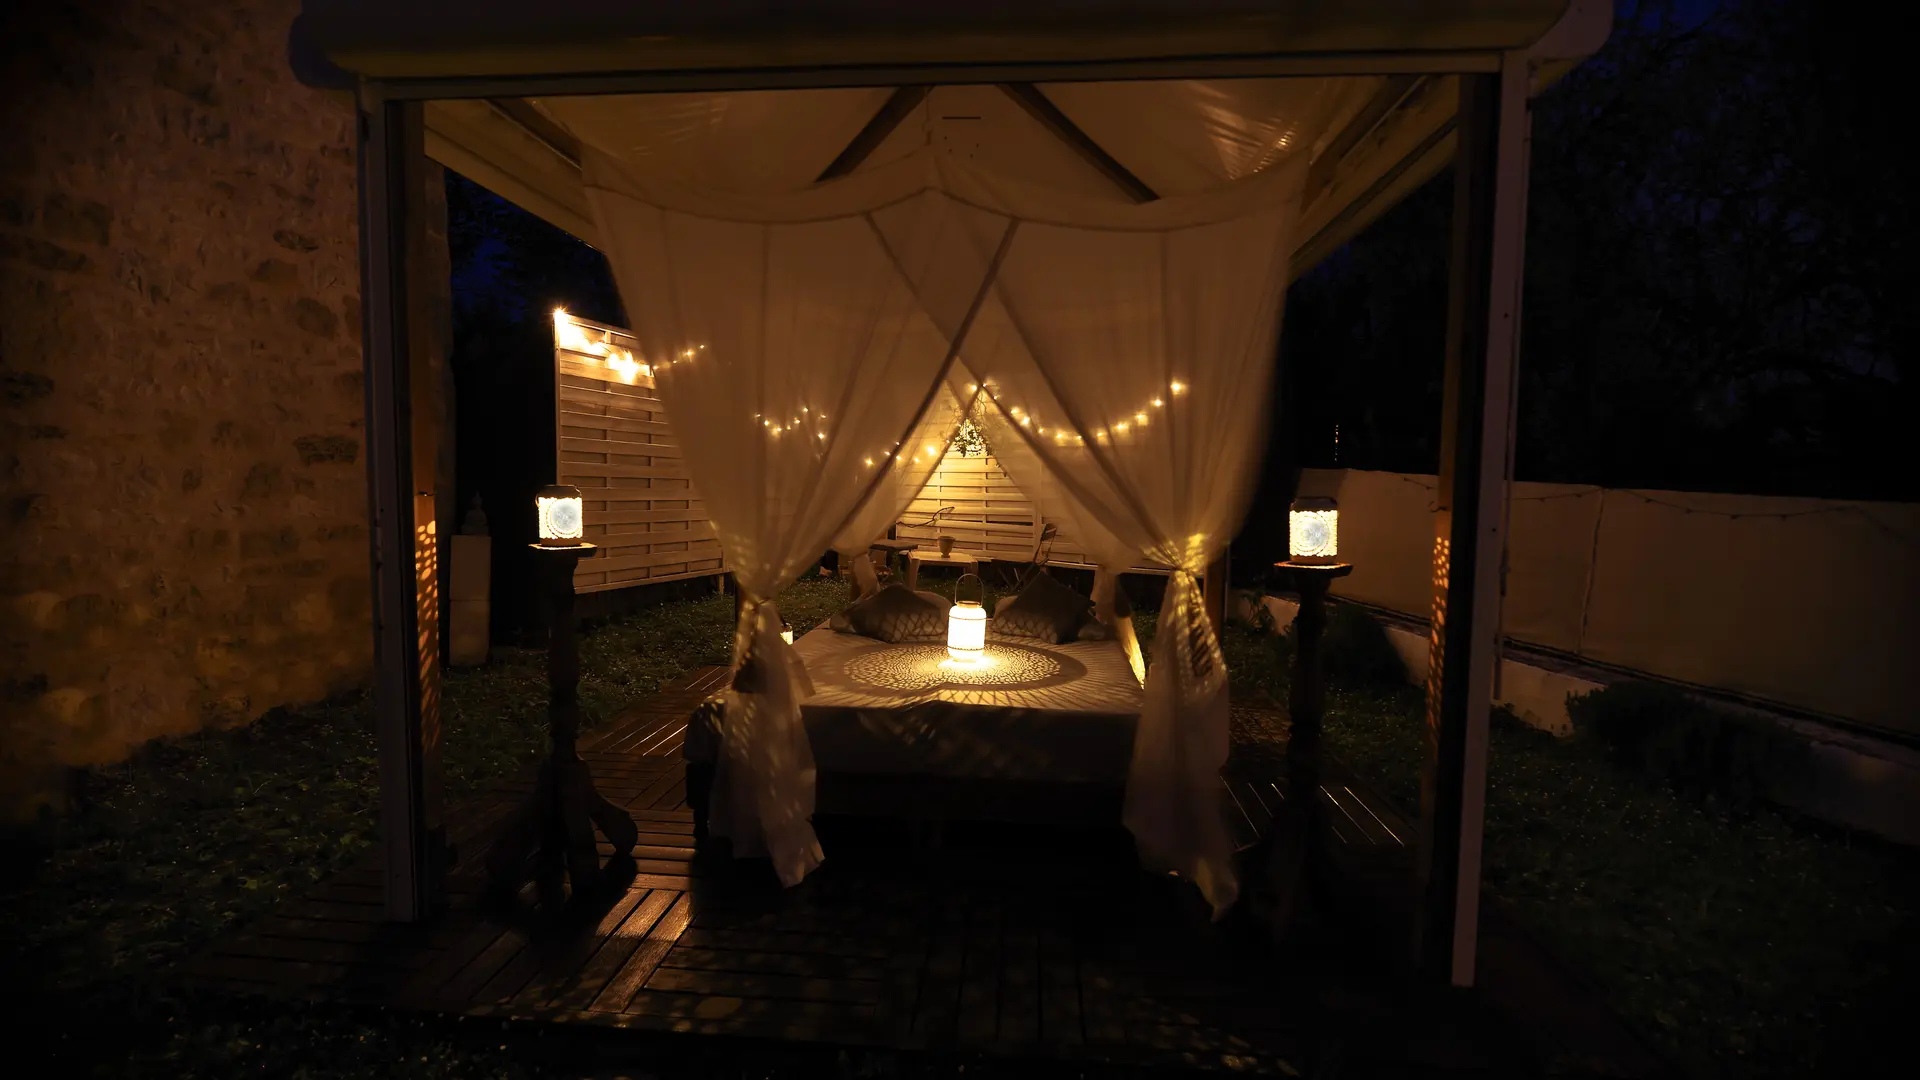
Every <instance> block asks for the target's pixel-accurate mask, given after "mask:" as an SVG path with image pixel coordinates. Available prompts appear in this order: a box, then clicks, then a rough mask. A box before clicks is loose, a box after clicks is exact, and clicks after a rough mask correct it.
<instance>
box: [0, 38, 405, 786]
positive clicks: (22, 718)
mask: <svg viewBox="0 0 1920 1080" xmlns="http://www.w3.org/2000/svg"><path fill="white" fill-rule="evenodd" d="M57 7H60V6H59V5H38V4H34V5H20V8H23V9H25V8H31V9H34V10H32V11H25V10H17V11H15V12H13V13H11V14H8V15H6V16H0V19H3V20H4V23H0V25H3V26H4V27H5V29H4V30H3V31H0V38H5V39H6V44H5V45H4V46H0V49H4V51H5V53H6V57H5V61H6V70H5V71H4V72H0V80H4V86H5V94H4V100H5V102H6V105H5V107H4V112H5V117H4V119H0V135H4V140H3V141H0V529H4V536H3V538H0V792H3V793H4V795H0V801H4V802H5V803H7V804H9V805H7V806H5V807H4V809H5V810H6V811H8V812H13V813H17V812H19V811H20V810H22V809H24V808H26V807H28V806H30V805H31V804H32V803H33V802H35V801H36V800H37V799H39V798H42V797H44V796H45V795H46V794H47V793H49V792H55V791H57V790H58V781H59V778H60V777H61V775H62V774H63V772H64V770H65V768H66V767H70V766H76V765H90V764H99V763H106V762H112V761H115V760H117V759H120V758H123V757H124V756H125V755H126V754H127V753H129V752H130V751H131V750H132V749H133V748H134V747H136V746H138V745H139V744H140V743H142V742H144V741H146V740H148V739H152V738H154V737H157V736H164V735H172V734H179V733H183V732H190V731H194V730H196V729H199V728H203V727H207V726H212V725H232V724H240V723H245V722H247V721H249V720H251V719H253V718H255V717H257V716H259V715H260V714H261V713H263V712H265V711H266V710H268V709H270V708H272V707H274V706H276V705H281V704H287V703H294V702H303V701H310V700H315V699H319V698H323V697H326V696H328V695H330V694H333V693H336V692H339V691H342V690H344V689H347V688H350V687H353V686H355V685H359V684H361V683H363V682H364V681H365V679H366V678H367V675H368V673H369V670H370V666H371V651H372V645H371V635H370V633H369V630H368V610H369V604H370V599H369V588H368V582H367V535H366V526H365V521H366V494H365V490H366V489H365V471H364V469H365V466H364V462H362V460H361V430H360V428H361V415H362V411H363V402H362V396H361V395H362V387H361V378H362V377H361V360H360V301H359V295H358V289H359V264H358V252H357V249H356V242H357V209H356V201H355V199H356V196H355V171H354V157H353V139H352V133H353V122H354V114H353V108H352V102H351V99H350V97H349V96H347V95H345V94H341V93H323V92H319V91H314V90H310V89H307V88H305V87H303V86H301V85H299V84H298V83H297V82H296V81H295V79H294V77H293V76H292V74H291V72H290V71H289V70H288V66H287V60H286V56H287V47H286V40H287V29H288V26H289V24H290V23H291V21H292V18H293V16H294V15H295V14H296V13H297V11H298V8H299V3H298V0H225V2H222V3H217V4H207V3H195V2H193V0H160V2H148V3H127V2H114V0H96V2H83V3H79V4H73V5H66V6H65V7H64V8H61V9H60V10H41V9H50V8H57Z"/></svg>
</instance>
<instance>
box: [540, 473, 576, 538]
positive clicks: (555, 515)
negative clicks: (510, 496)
mask: <svg viewBox="0 0 1920 1080" xmlns="http://www.w3.org/2000/svg"><path fill="white" fill-rule="evenodd" d="M533 504H534V507H535V508H536V509H537V510H538V512H539V517H540V543H541V544H542V545H543V546H546V547H574V546H576V545H579V544H581V543H584V542H585V540H586V535H587V524H586V515H585V513H584V512H583V509H582V503H581V500H580V489H579V488H577V487H569V486H567V485H565V484H549V485H547V486H546V487H543V488H541V489H540V493H539V494H537V495H535V496H534V497H533Z"/></svg>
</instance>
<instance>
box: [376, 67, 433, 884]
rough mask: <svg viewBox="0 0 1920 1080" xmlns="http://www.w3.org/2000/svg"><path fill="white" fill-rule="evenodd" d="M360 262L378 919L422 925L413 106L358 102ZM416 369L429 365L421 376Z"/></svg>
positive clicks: (429, 471) (426, 465) (420, 149)
mask: <svg viewBox="0 0 1920 1080" xmlns="http://www.w3.org/2000/svg"><path fill="white" fill-rule="evenodd" d="M359 137H360V154H359V161H360V253H361V254H360V260H361V278H360V282H361V296H362V301H363V311H364V326H363V335H364V336H363V344H364V350H365V364H366V380H365V382H366V409H367V413H366V455H367V488H368V511H369V514H368V519H369V522H370V524H371V528H370V529H369V532H370V535H371V541H372V552H371V555H372V583H373V630H374V713H375V723H376V726H377V729H378V745H379V761H380V831H381V835H382V837H383V847H384V869H385V877H384V880H385V903H386V915H387V917H388V918H389V919H392V920H395V921H398V922H416V921H419V920H421V919H424V918H427V917H428V916H429V915H431V914H432V913H433V912H434V911H435V910H436V909H437V908H438V907H439V906H440V904H441V902H442V900H443V898H444V895H445V877H446V862H447V858H446V855H447V852H446V829H445V825H444V822H443V820H442V817H441V801H442V800H441V770H440V747H441V738H442V734H441V728H440V645H439V637H440V570H439V563H440V542H441V538H440V531H441V530H440V527H439V522H438V520H437V519H436V512H435V502H436V498H437V496H436V493H435V488H436V482H435V480H436V472H437V466H438V460H437V459H438V456H439V455H438V432H437V430H436V426H435V425H434V423H433V422H432V419H431V418H432V417H433V416H434V414H435V412H436V411H437V410H436V408H435V407H434V404H433V403H434V400H435V397H436V396H437V395H438V394H439V393H440V391H441V388H440V386H439V383H438V381H437V379H436V378H434V377H433V374H432V372H431V370H430V365H419V364H416V362H415V360H416V355H417V354H418V353H419V352H420V350H421V348H422V347H423V345H422V343H423V342H424V341H426V340H427V339H428V337H429V335H431V333H432V329H431V324H430V321H429V312H430V310H431V305H430V290H429V289H428V288H426V287H425V286H424V283H423V282H422V281H421V280H420V270H421V263H422V262H423V260H421V259H419V258H416V257H414V256H416V255H417V254H418V253H419V252H420V251H421V250H422V248H423V246H424V244H425V238H424V235H423V233H424V227H423V216H424V215H423V214H422V213H421V209H422V206H421V204H422V201H423V197H424V192H425V188H424V186H423V174H424V172H425V166H426V155H425V151H424V138H425V136H424V125H423V123H422V120H421V106H420V105H419V104H418V103H411V102H394V101H386V100H382V99H380V98H378V97H377V96H371V95H369V96H366V97H363V99H362V101H361V105H360V112H359ZM423 367H424V368H425V369H424V370H423Z"/></svg>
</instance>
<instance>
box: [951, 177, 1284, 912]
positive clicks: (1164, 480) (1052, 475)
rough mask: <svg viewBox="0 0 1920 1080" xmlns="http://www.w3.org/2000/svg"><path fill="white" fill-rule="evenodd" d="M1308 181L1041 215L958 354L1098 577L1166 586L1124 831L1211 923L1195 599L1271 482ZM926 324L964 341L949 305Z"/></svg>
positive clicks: (980, 237)
mask: <svg viewBox="0 0 1920 1080" xmlns="http://www.w3.org/2000/svg"><path fill="white" fill-rule="evenodd" d="M967 179H968V180H972V181H976V182H975V183H974V184H973V185H971V186H969V187H967V188H963V189H962V190H963V191H964V192H965V197H967V198H969V200H970V202H971V204H972V205H973V206H974V207H976V208H982V207H987V206H998V207H1001V208H1002V211H1003V213H1004V214H1006V215H1007V216H1009V217H1015V218H1016V220H1017V215H1018V214H1019V213H1020V212H1021V210H1022V209H1023V208H1024V207H1025V206H1027V205H1032V204H1034V203H1036V202H1039V200H1034V199H1029V198H1027V193H1026V192H1022V191H1020V190H1018V189H1017V187H1015V186H1014V185H1011V184H1008V183H1006V182H1005V181H997V182H992V183H991V184H989V183H988V182H986V181H984V180H979V179H978V178H973V177H968V178H967ZM1300 179H1301V178H1300V173H1299V170H1298V169H1294V168H1284V169H1277V170H1273V171H1271V172H1268V173H1262V174H1259V175H1257V176H1256V177H1254V178H1252V179H1250V180H1246V181H1242V182H1239V183H1237V184H1234V185H1231V186H1230V187H1229V188H1226V189H1223V190H1221V191H1219V192H1216V193H1213V194H1211V195H1206V196H1194V197H1184V198H1180V199H1167V200H1161V201H1159V202H1156V203H1152V204H1147V205H1145V206H1139V207H1124V208H1112V207H1101V208H1097V209H1094V208H1085V207H1066V206H1060V205H1058V204H1057V203H1056V204H1054V205H1039V206H1035V207H1034V212H1035V213H1036V214H1044V215H1050V216H1051V220H1045V219H1042V220H1034V219H1032V218H1029V219H1026V220H1022V221H1021V222H1020V228H1019V231H1018V234H1017V235H1016V236H1015V238H1014V240H1013V242H1012V243H1011V244H1010V245H1008V246H1007V248H1006V250H1005V251H1004V252H1003V254H1002V255H1001V257H1000V259H999V260H998V265H997V267H996V272H995V275H994V280H993V283H992V286H991V288H990V290H989V295H988V298H987V300H986V302H985V303H984V304H981V305H979V306H978V310H977V312H975V313H974V316H973V318H972V320H971V324H970V327H969V329H968V332H967V333H966V336H965V340H964V341H963V343H962V349H963V352H964V354H965V364H966V370H967V372H968V377H969V378H973V379H977V380H978V382H979V384H980V386H981V387H982V389H983V392H984V393H985V394H987V395H988V408H987V409H985V410H984V413H985V415H984V416H983V417H982V419H981V420H980V423H981V426H982V431H983V434H984V435H985V437H986V438H987V440H988V442H989V444H990V445H992V446H993V447H994V452H995V455H996V457H998V458H999V460H1001V461H1002V462H1003V463H1004V464H1005V465H1006V466H1007V468H1008V472H1009V475H1011V476H1012V477H1013V479H1014V482H1015V483H1017V484H1019V485H1021V486H1022V488H1023V489H1033V490H1044V491H1046V493H1047V496H1048V501H1049V505H1050V506H1053V507H1058V508H1059V516H1060V517H1062V518H1063V519H1064V520H1065V521H1066V522H1068V523H1069V524H1068V528H1069V529H1070V530H1071V531H1072V533H1073V535H1074V538H1075V539H1076V541H1077V542H1079V543H1080V544H1081V545H1082V546H1083V547H1084V548H1085V549H1086V550H1088V551H1090V552H1091V553H1093V554H1094V556H1095V557H1096V559H1098V561H1099V562H1100V563H1101V564H1102V565H1103V568H1104V569H1105V570H1106V571H1107V573H1106V574H1105V575H1103V577H1104V578H1110V577H1111V575H1112V574H1113V573H1114V572H1116V571H1118V570H1120V569H1123V568H1125V567H1127V566H1130V565H1133V564H1135V563H1136V562H1138V561H1140V560H1142V559H1146V560H1150V561H1154V562H1159V563H1162V564H1165V565H1168V566H1172V567H1174V568H1175V572H1174V573H1173V574H1172V575H1171V576H1170V577H1169V579H1168V582H1167V591H1166V596H1165V599H1164V601H1163V602H1162V604H1161V607H1160V616H1159V623H1158V627H1157V630H1156V632H1155V640H1154V645H1153V649H1152V656H1151V663H1150V664H1149V665H1148V667H1147V676H1146V695H1147V700H1146V705H1145V709H1144V711H1143V712H1142V715H1141V718H1140V724H1139V727H1138V729H1137V733H1136V735H1135V737H1134V757H1133V764H1132V768H1131V770H1130V772H1129V775H1128V782H1127V795H1126V808H1125V822H1126V824H1127V827H1128V828H1129V830H1131V831H1132V833H1133V835H1134V839H1135V843H1136V846H1137V848H1138V850H1139V854H1140V857H1141V859H1142V862H1143V863H1144V864H1145V865H1146V866H1147V867H1149V868H1150V869H1157V870H1172V871H1175V872H1177V873H1179V874H1181V875H1182V876H1184V877H1186V878H1188V879H1189V880H1191V881H1193V882H1194V883H1195V884H1196V885H1197V886H1199V888H1200V890H1201V892H1202V893H1203V894H1204V895H1205V896H1206V898H1207V900H1208V901H1209V903H1210V904H1211V905H1212V906H1213V908H1214V912H1215V914H1216V916H1218V915H1220V914H1222V913H1224V912H1225V911H1226V909H1227V908H1228V907H1229V906H1231V904H1232V903H1233V901H1234V900H1235V898H1236V897H1237V895H1238V885H1237V882H1236V881H1235V878H1234V873H1233V868H1232V844H1231V841H1230V840H1229V837H1228V835H1227V832H1226V828H1225V824H1224V822H1223V821H1222V820H1221V816H1220V803H1219V774H1220V768H1221V766H1223V765H1224V764H1225V763H1226V757H1227V749H1228V713H1227V704H1228V703H1227V681H1226V667H1225V662H1224V659H1223V657H1222V656H1221V653H1220V645H1219V641H1218V638H1217V637H1216V636H1215V632H1214V628H1213V626H1212V623H1211V621H1210V620H1209V619H1208V618H1207V617H1206V615H1205V613H1204V607H1203V604H1202V600H1201V594H1200V587H1199V580H1198V579H1199V575H1200V574H1201V573H1202V572H1203V571H1204V570H1205V568H1206V566H1207V564H1208V562H1209V561H1211V560H1212V559H1214V558H1215V557H1216V556H1218V555H1219V554H1220V553H1221V552H1222V551H1224V550H1225V548H1226V545H1227V543H1228V541H1229V540H1230V539H1231V538H1232V536H1233V534H1234V533H1235V532H1236V531H1237V529H1238V527H1239V524H1240V521H1241V519H1242V518H1243V517H1244V515H1245V512H1246V507H1247V502H1248V499H1249V498H1250V496H1251V492H1252V488H1253V485H1254V483H1255V482H1256V481H1257V479H1258V471H1259V463H1260V458H1261V456H1262V454H1263V452H1264V450H1265V446H1266V415H1267V408H1268V402H1269V385H1270V380H1271V377H1272V372H1273V368H1274V360H1275V355H1276V344H1277V339H1278V334H1279V325H1280V303H1281V298H1282V296H1283V295H1284V292H1285V288H1286V282H1287V270H1288V256H1289V254H1290V252H1291V250H1292V245H1291V242H1290V241H1291V226H1292V224H1293V221H1294V219H1295V217H1296V216H1297V213H1298V208H1299V194H1300V190H1301V184H1300ZM965 220H966V221H967V223H968V225H969V226H970V230H971V232H970V236H971V239H972V241H973V243H974V247H975V250H976V252H977V251H979V250H980V249H982V248H983V247H984V245H985V244H987V243H989V242H993V241H994V238H995V237H996V236H997V232H996V230H995V228H994V217H993V215H975V216H971V217H968V218H966V219H965ZM923 298H924V297H923ZM943 302H944V303H945V305H946V306H944V307H943V306H942V303H943ZM928 310H929V311H930V312H932V313H933V314H934V316H935V321H936V322H941V323H942V325H947V326H951V325H953V317H954V316H953V311H954V307H953V301H952V300H951V299H947V300H944V301H943V300H942V298H940V297H938V296H934V297H932V302H930V303H929V305H928ZM1035 485H1039V487H1037V488H1036V487H1035Z"/></svg>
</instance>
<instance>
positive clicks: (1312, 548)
mask: <svg viewBox="0 0 1920 1080" xmlns="http://www.w3.org/2000/svg"><path fill="white" fill-rule="evenodd" d="M1287 553H1288V555H1289V557H1290V561H1292V562H1297V563H1309V564H1311V563H1330V562H1332V561H1334V559H1335V558H1337V557H1338V556H1339V554H1340V507H1339V505H1338V504H1336V503H1335V502H1334V501H1333V500H1332V499H1318V498H1305V499H1295V500H1293V508H1292V510H1291V511H1290V512H1289V513H1288V514H1287Z"/></svg>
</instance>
